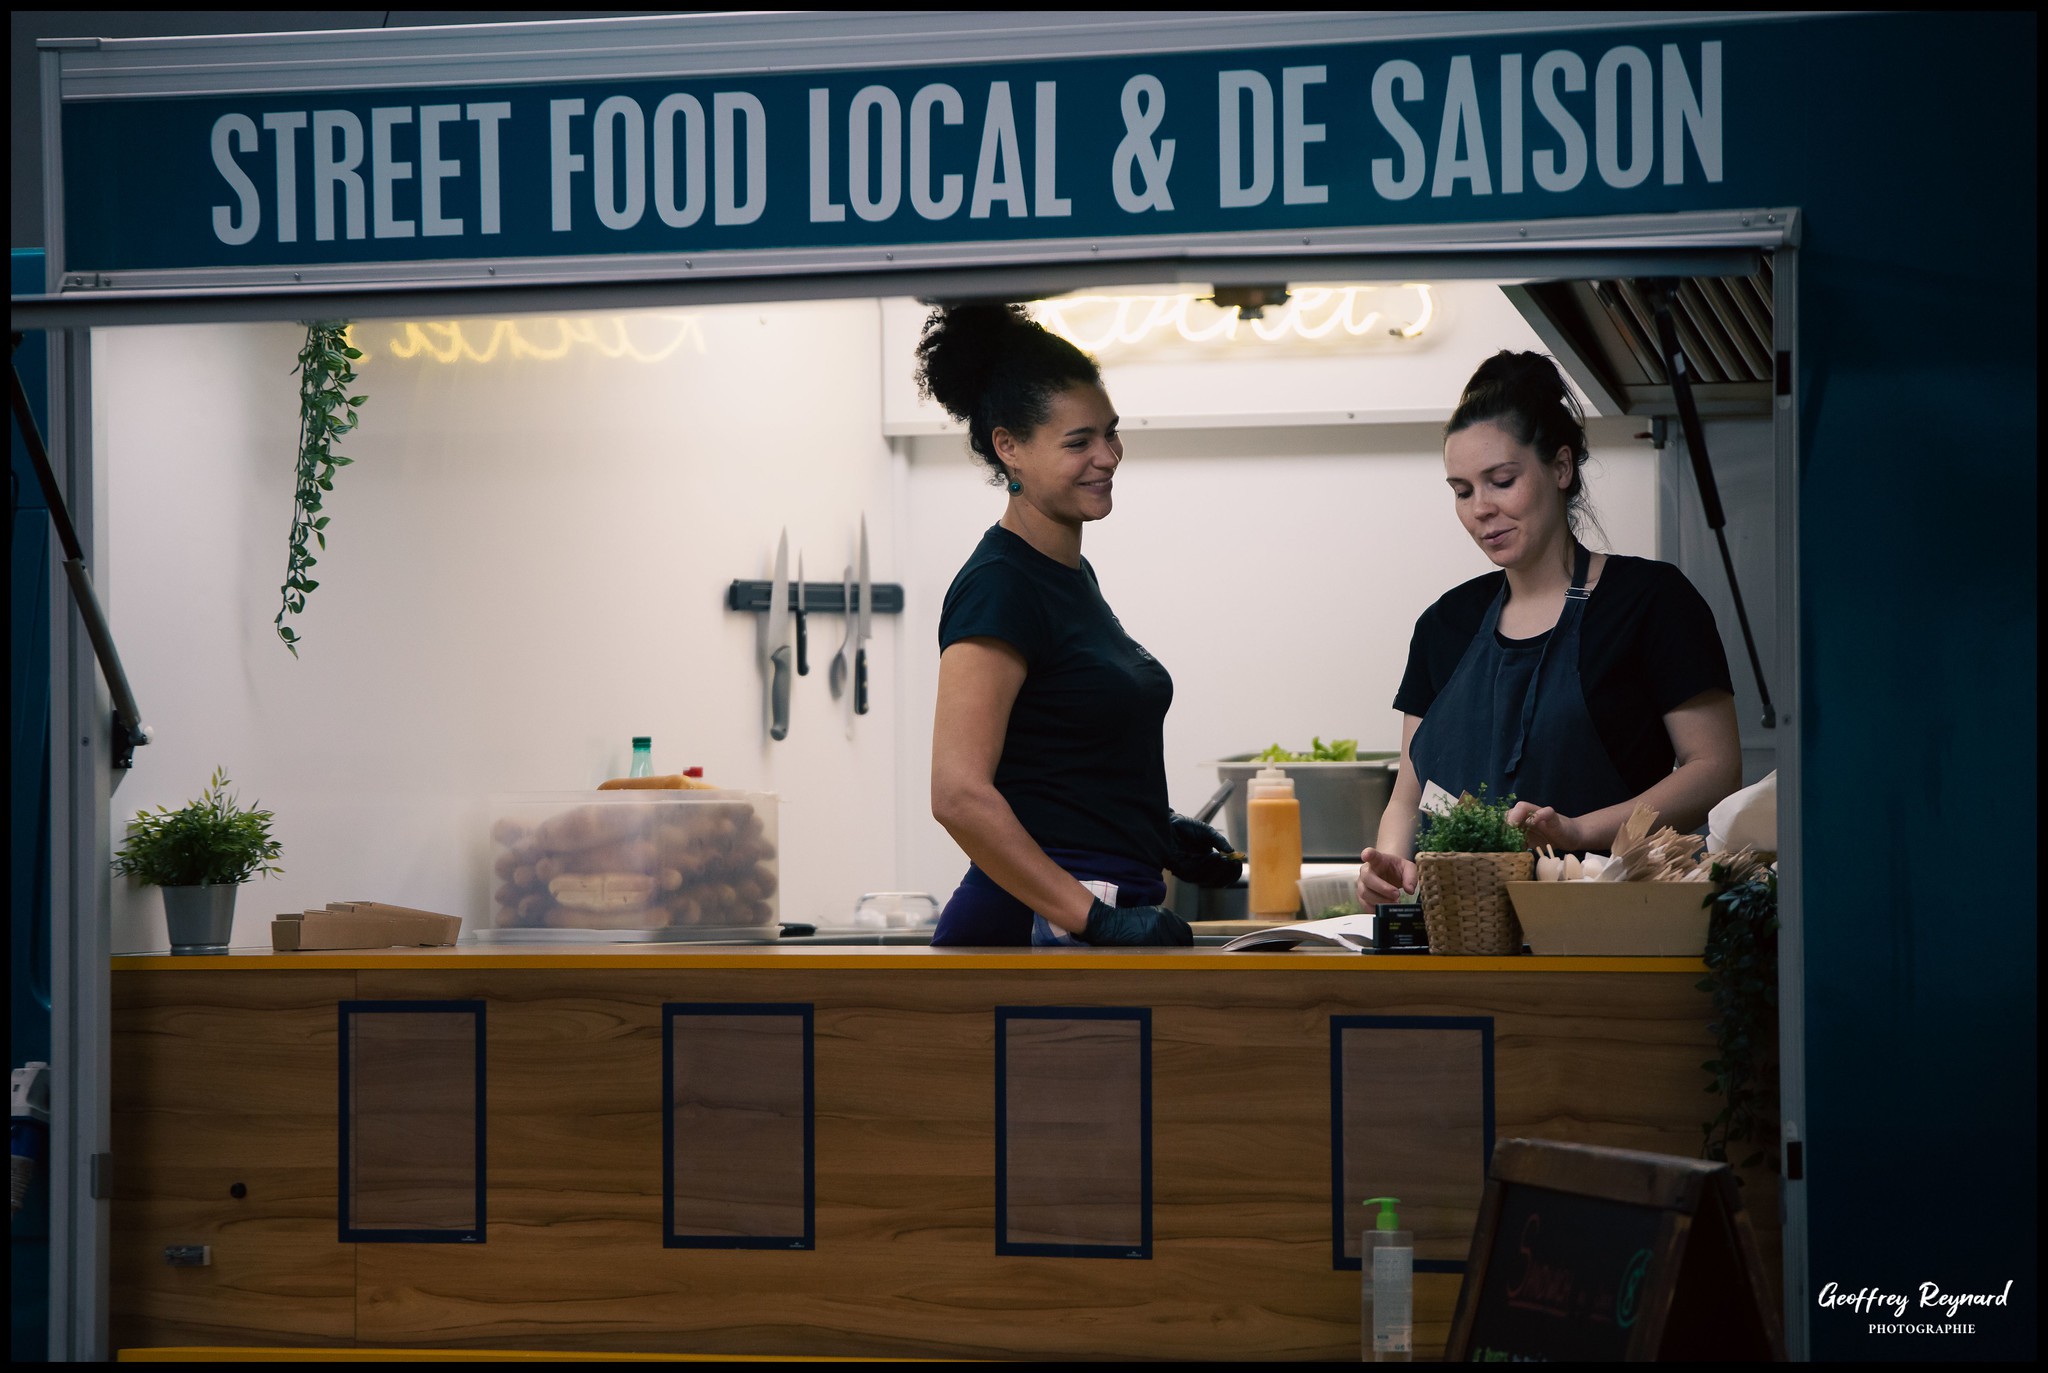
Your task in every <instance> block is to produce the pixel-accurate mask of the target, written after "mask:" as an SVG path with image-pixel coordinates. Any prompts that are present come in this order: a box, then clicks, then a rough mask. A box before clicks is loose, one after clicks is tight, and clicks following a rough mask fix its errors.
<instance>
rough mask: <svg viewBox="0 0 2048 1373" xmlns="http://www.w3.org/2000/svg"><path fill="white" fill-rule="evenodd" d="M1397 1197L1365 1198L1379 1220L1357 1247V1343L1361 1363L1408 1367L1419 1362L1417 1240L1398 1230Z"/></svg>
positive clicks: (1409, 1234)
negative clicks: (1359, 1309) (1360, 1292)
mask: <svg viewBox="0 0 2048 1373" xmlns="http://www.w3.org/2000/svg"><path fill="white" fill-rule="evenodd" d="M1400 1201H1401V1199H1400V1198H1399V1197H1367V1198H1366V1200H1365V1204H1366V1205H1367V1206H1377V1207H1379V1208H1380V1214H1379V1219H1378V1221H1377V1222H1376V1223H1375V1224H1374V1226H1373V1228H1372V1229H1370V1230H1368V1231H1366V1232H1365V1234H1364V1235H1363V1236H1361V1237H1360V1238H1361V1239H1362V1241H1363V1242H1362V1243H1361V1244H1360V1245H1359V1255H1358V1257H1359V1259H1360V1263H1359V1267H1360V1268H1361V1269H1362V1270H1363V1272H1362V1274H1361V1275H1360V1276H1361V1278H1362V1279H1363V1281H1362V1283H1361V1286H1362V1287H1363V1289H1364V1292H1363V1295H1362V1300H1361V1304H1362V1306H1363V1308H1364V1309H1363V1311H1362V1313H1361V1314H1362V1317H1363V1319H1361V1321H1360V1322H1359V1324H1360V1326H1361V1327H1362V1329H1361V1331H1360V1333H1361V1336H1362V1338H1361V1339H1360V1341H1359V1344H1360V1353H1359V1358H1360V1361H1361V1362H1363V1363H1410V1362H1412V1361H1413V1360H1414V1358H1415V1235H1414V1233H1413V1232H1412V1231H1408V1230H1401V1229H1397V1228H1396V1227H1397V1226H1399V1225H1400V1220H1399V1218H1398V1217H1396V1216H1395V1215H1394V1208H1395V1207H1396V1206H1398V1205H1399V1204H1400Z"/></svg>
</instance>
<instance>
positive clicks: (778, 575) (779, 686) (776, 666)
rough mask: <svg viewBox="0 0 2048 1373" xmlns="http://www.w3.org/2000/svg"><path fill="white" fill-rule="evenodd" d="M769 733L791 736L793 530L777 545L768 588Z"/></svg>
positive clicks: (785, 736)
mask: <svg viewBox="0 0 2048 1373" xmlns="http://www.w3.org/2000/svg"><path fill="white" fill-rule="evenodd" d="M768 663H769V670H770V672H771V673H772V674H773V675H772V677H771V680H770V684H769V688H768V707H769V712H770V714H769V722H768V737H769V738H771V739H786V738H788V737H789V531H788V530H787V529H784V530H783V531H782V538H781V540H780V541H779V542H778V543H777V544H776V545H775V582H774V584H773V586H772V587H771V588H770V590H769V592H768Z"/></svg>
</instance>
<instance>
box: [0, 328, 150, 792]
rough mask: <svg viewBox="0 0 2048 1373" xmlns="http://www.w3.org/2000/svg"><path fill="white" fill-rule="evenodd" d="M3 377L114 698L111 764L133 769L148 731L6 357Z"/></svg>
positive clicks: (18, 377) (19, 337)
mask: <svg viewBox="0 0 2048 1373" xmlns="http://www.w3.org/2000/svg"><path fill="white" fill-rule="evenodd" d="M21 340H22V335H20V334H16V335H14V343H13V345H12V348H17V349H18V348H20V347H21ZM7 378H8V389H9V393H10V394H9V399H10V400H11V401H12V402H13V405H14V422H15V424H16V425H18V426H19V427H20V429H21V437H22V441H23V442H24V443H25V444H26V445H27V446H28V456H29V461H30V462H32V463H34V464H35V469H36V480H37V481H38V482H40V483H41V484H42V488H43V500H44V501H45V502H46V503H48V505H49V507H50V522H51V523H52V524H54V525H56V526H57V541H58V542H59V543H61V544H62V545H63V546H64V575H65V577H66V578H68V579H69V580H70V582H71V598H72V599H73V600H74V601H76V602H78V614H79V616H80V618H82V619H83V620H84V621H85V633H86V637H87V638H89V639H91V640H92V651H93V656H94V657H96V658H98V659H99V662H100V671H101V672H102V673H104V674H106V678H107V692H108V694H109V695H111V696H112V697H113V698H114V735H113V743H114V766H115V767H117V768H132V767H134V766H135V750H136V748H137V747H138V746H140V745H142V744H146V743H148V742H149V729H148V727H147V726H145V725H144V724H143V723H142V708H141V707H140V706H138V705H136V704H135V693H134V691H132V690H131V689H130V688H129V686H128V674H127V673H126V672H125V671H123V670H122V667H121V654H120V652H119V650H117V649H116V648H115V647H114V634H113V631H112V630H110V629H109V628H107V616H106V612H105V611H103V610H102V609H101V608H100V598H99V596H98V594H97V593H95V592H94V591H93V586H92V573H91V572H90V571H88V570H87V569H86V566H85V550H84V549H83V548H82V547H81V546H80V545H79V542H78V531H77V530H76V529H75V528H73V527H72V524H71V511H70V509H69V507H67V506H66V505H65V504H64V493H63V492H62V491H60V490H59V489H58V487H57V474H56V473H55V472H54V471H52V470H51V468H50V453H49V450H48V449H46V448H44V447H43V435H42V431H41V430H40V429H38V428H37V427H36V417H35V412H34V411H32V410H30V409H29V404H28V391H27V390H26V389H25V388H24V387H23V386H22V384H21V369H20V368H18V367H16V366H14V365H13V360H12V357H11V353H10V358H9V362H8V368H7Z"/></svg>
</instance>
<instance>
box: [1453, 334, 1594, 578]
mask: <svg viewBox="0 0 2048 1373" xmlns="http://www.w3.org/2000/svg"><path fill="white" fill-rule="evenodd" d="M1475 424H1497V425H1499V426H1500V427H1501V428H1502V429H1504V430H1506V431H1507V433H1508V434H1509V436H1510V437H1512V438H1513V439H1514V440H1515V442H1516V443H1520V444H1526V445H1528V446H1529V447H1531V448H1533V449H1535V450H1536V456H1537V457H1539V458H1541V459H1542V460H1543V462H1544V463H1545V464H1546V465H1548V464H1550V463H1552V462H1555V461H1556V460H1557V451H1558V450H1559V449H1560V448H1563V449H1569V450H1570V457H1569V461H1570V463H1571V466H1572V479H1571V482H1570V484H1569V485H1567V486H1566V487H1565V488H1564V511H1565V520H1566V522H1567V523H1568V524H1569V525H1570V526H1571V531H1572V534H1573V535H1574V536H1575V537H1576V536H1577V535H1578V534H1579V533H1580V530H1581V528H1582V527H1583V526H1585V525H1589V524H1590V525H1591V526H1592V527H1594V528H1595V529H1598V528H1599V520H1598V519H1597V518H1596V517H1595V516H1594V514H1593V503H1592V499H1591V498H1590V497H1589V496H1588V495H1587V493H1586V482H1585V476H1584V473H1585V466H1586V458H1587V456H1588V454H1587V449H1586V414H1585V411H1584V410H1582V409H1581V408H1580V407H1579V401H1578V397H1576V396H1574V395H1573V394H1572V391H1571V388H1570V387H1569V386H1567V385H1565V381H1564V374H1563V373H1562V372H1560V371H1558V370H1557V364H1556V363H1554V362H1552V361H1551V360H1550V359H1549V358H1547V357H1545V356H1544V355H1543V354H1541V353H1516V352H1511V351H1509V350H1508V349H1505V348H1503V349H1502V350H1501V351H1500V352H1498V353H1495V354H1494V355H1493V356H1492V357H1490V358H1488V359H1487V360H1486V361H1485V362H1482V363H1480V364H1479V370H1478V371H1476V372H1474V373H1473V374H1472V380H1470V381H1468V382H1466V383H1465V391H1464V394H1463V395H1461V396H1459V397H1458V407H1457V409H1455V410H1453V411H1452V412H1451V418H1450V420H1449V422H1448V423H1446V424H1445V425H1444V437H1445V438H1447V439H1448V438H1449V437H1450V436H1451V435H1453V434H1455V433H1457V432H1458V431H1459V430H1461V429H1469V428H1471V427H1472V426H1473V425H1475Z"/></svg>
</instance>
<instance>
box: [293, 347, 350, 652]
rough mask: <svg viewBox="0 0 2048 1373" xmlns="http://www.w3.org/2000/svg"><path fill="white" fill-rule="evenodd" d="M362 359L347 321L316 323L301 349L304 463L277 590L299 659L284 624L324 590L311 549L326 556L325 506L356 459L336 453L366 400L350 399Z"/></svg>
mask: <svg viewBox="0 0 2048 1373" xmlns="http://www.w3.org/2000/svg"><path fill="white" fill-rule="evenodd" d="M360 357H362V352H361V350H360V349H357V348H354V347H352V346H350V344H349V341H348V321H347V320H316V321H314V322H313V323H311V324H308V325H307V326H306V346H305V347H304V348H302V349H300V350H299V365H298V366H297V367H295V368H293V369H292V370H293V371H295V372H297V373H298V374H299V377H300V380H299V458H298V485H297V490H296V494H295V496H294V498H293V504H292V537H291V560H290V562H289V563H288V564H287V565H286V567H285V575H284V585H283V586H281V587H279V588H278V593H279V595H280V596H281V597H282V600H283V604H281V605H280V606H279V607H278V611H277V620H276V625H277V637H278V638H280V639H282V640H283V641H284V646H285V647H286V648H288V649H290V650H291V651H292V656H293V657H294V658H296V657H298V656H299V635H298V631H296V630H294V629H293V628H292V627H291V626H290V625H288V624H286V623H285V622H284V617H285V616H287V615H296V614H298V613H300V612H301V611H303V610H304V609H305V608H306V596H307V593H309V592H311V591H312V590H313V588H315V587H317V586H319V585H320V583H319V582H317V581H315V580H314V579H313V576H312V569H313V567H314V565H315V564H316V563H318V562H319V559H318V558H315V557H314V556H313V552H312V550H311V549H310V548H308V547H307V546H306V545H307V543H308V541H309V540H310V541H312V542H314V543H316V544H317V545H318V546H319V548H320V551H321V552H323V553H324V552H326V551H327V532H326V531H327V521H328V518H329V517H328V516H326V515H323V514H321V513H320V507H321V504H322V503H323V500H324V498H325V497H326V496H327V495H328V493H330V492H332V491H333V490H334V474H335V472H336V471H338V470H339V469H341V468H344V467H346V466H348V465H349V463H350V462H351V461H353V459H350V458H344V457H341V456H339V455H337V454H336V453H335V451H334V441H335V440H336V439H338V438H340V437H341V436H342V435H343V434H346V433H348V432H349V431H350V430H352V429H354V428H355V427H356V423H357V415H356V407H357V406H359V405H361V404H362V403H363V401H364V399H365V398H364V397H362V396H352V395H350V394H349V387H350V386H351V385H352V384H353V383H354V382H355V379H356V373H355V368H354V367H353V366H352V365H351V364H352V363H354V362H355V361H356V359H358V358H360Z"/></svg>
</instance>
